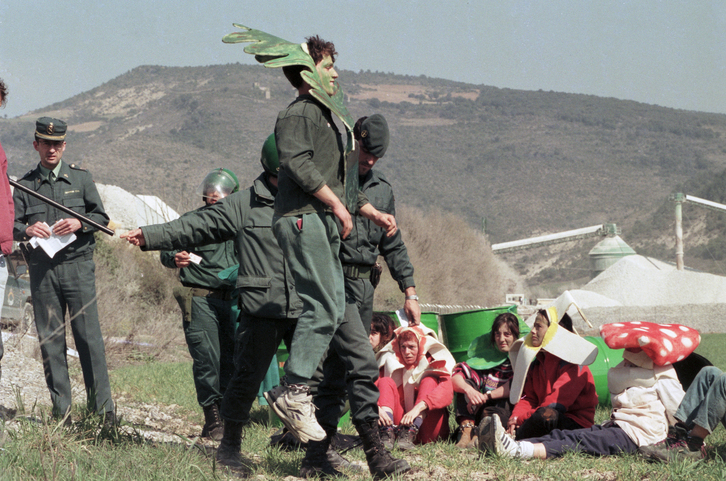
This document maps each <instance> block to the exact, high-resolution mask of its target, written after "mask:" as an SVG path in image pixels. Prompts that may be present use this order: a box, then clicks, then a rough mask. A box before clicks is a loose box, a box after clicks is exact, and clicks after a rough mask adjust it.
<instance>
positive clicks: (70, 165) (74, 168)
mask: <svg viewBox="0 0 726 481" xmlns="http://www.w3.org/2000/svg"><path fill="white" fill-rule="evenodd" d="M68 167H70V168H71V169H73V170H80V171H83V172H87V170H86V169H82V168H80V167H78V166H77V165H76V164H69V165H68Z"/></svg>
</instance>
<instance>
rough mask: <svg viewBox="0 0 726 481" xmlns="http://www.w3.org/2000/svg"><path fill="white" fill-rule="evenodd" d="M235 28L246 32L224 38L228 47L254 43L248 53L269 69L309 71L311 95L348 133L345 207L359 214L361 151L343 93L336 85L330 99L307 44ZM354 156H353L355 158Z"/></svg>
mask: <svg viewBox="0 0 726 481" xmlns="http://www.w3.org/2000/svg"><path fill="white" fill-rule="evenodd" d="M232 25H233V26H235V27H237V28H240V29H242V30H243V31H242V32H233V33H230V34H227V35H225V36H224V37H222V42H224V43H250V45H247V46H245V49H244V50H245V52H246V53H249V54H252V55H254V56H255V60H257V61H258V62H260V63H261V64H262V65H264V66H265V67H287V66H290V65H302V66H304V67H307V68H308V69H309V70H303V71H302V72H301V73H300V75H302V78H303V80H304V81H305V82H307V84H308V85H310V95H312V96H313V97H314V98H315V99H316V100H317V101H318V102H320V103H321V104H323V105H324V106H326V107H327V108H329V109H330V111H331V112H332V113H334V114H335V115H336V116H337V117H338V118H339V119H340V120H341V121H342V122H343V124H344V125H345V130H346V134H347V135H346V137H347V142H346V148H345V153H346V162H345V181H344V185H345V204H346V206H347V207H348V210H349V211H350V212H356V210H357V209H356V199H357V196H358V149H355V151H354V143H353V125H354V123H355V122H354V121H353V117H352V116H351V115H350V113H349V112H348V109H347V108H346V107H345V105H344V103H343V89H342V88H341V87H340V84H339V83H338V81H337V80H336V81H335V94H333V95H328V93H327V92H326V91H325V89H324V88H323V81H322V79H321V78H320V75H319V74H318V70H317V69H316V68H315V61H313V58H312V57H311V56H310V53H309V52H308V47H307V43H292V42H288V41H287V40H283V39H281V38H280V37H275V36H274V35H270V34H269V33H265V32H262V31H260V30H255V29H252V28H249V27H245V26H244V25H240V24H238V23H233V24H232ZM351 154H353V155H351Z"/></svg>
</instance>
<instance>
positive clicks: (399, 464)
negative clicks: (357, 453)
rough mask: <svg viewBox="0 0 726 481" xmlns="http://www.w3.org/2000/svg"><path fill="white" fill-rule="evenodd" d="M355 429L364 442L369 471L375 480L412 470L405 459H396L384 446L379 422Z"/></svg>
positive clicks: (369, 422)
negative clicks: (379, 430)
mask: <svg viewBox="0 0 726 481" xmlns="http://www.w3.org/2000/svg"><path fill="white" fill-rule="evenodd" d="M355 428H356V429H357V430H358V434H360V438H361V440H362V441H363V451H364V452H365V453H366V460H367V461H368V469H370V471H371V475H372V476H373V477H374V478H375V479H383V478H385V477H388V476H391V475H394V474H402V473H405V472H406V471H408V470H410V469H411V466H409V465H408V462H406V460H405V459H396V458H394V457H393V456H391V453H389V452H388V450H387V449H386V448H385V447H384V446H383V443H382V442H381V437H380V434H379V432H378V420H374V421H368V422H367V423H360V424H356V426H355Z"/></svg>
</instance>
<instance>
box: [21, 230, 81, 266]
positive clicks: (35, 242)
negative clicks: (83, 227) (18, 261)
mask: <svg viewBox="0 0 726 481" xmlns="http://www.w3.org/2000/svg"><path fill="white" fill-rule="evenodd" d="M43 224H45V225H46V226H47V225H48V224H46V223H45V222H43ZM53 227H55V224H53ZM53 227H51V228H50V232H51V234H50V237H48V238H47V239H43V238H40V237H33V238H32V239H30V245H32V246H33V247H38V246H40V247H41V248H42V249H43V250H44V251H45V253H46V254H48V257H50V258H51V259H52V258H53V256H55V255H56V254H57V253H58V252H59V251H61V250H62V249H64V248H65V247H66V246H67V245H68V244H70V243H71V242H73V241H74V240H76V234H74V233H73V232H71V233H70V234H66V235H62V236H58V235H55V234H53Z"/></svg>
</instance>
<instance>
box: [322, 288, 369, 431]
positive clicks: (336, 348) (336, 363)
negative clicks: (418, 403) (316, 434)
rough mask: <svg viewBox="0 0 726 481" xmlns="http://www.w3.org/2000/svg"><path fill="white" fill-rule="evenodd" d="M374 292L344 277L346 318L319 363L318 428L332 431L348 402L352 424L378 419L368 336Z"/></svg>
mask: <svg viewBox="0 0 726 481" xmlns="http://www.w3.org/2000/svg"><path fill="white" fill-rule="evenodd" d="M373 294H374V289H373V286H372V285H371V283H370V281H369V280H367V279H350V278H347V277H346V278H345V297H346V306H345V317H344V319H343V323H342V324H341V325H340V326H339V327H338V330H337V331H335V335H334V336H333V340H332V341H331V343H330V349H329V350H328V354H327V356H326V357H325V359H324V360H323V362H322V363H321V364H322V379H321V380H320V383H319V385H318V386H317V394H316V395H315V406H316V407H317V408H318V409H317V411H316V413H315V414H316V416H317V419H318V423H320V426H321V427H322V428H323V429H324V430H325V431H326V432H328V433H330V432H334V431H335V429H336V427H337V426H338V422H339V421H340V416H341V414H342V413H343V410H344V408H345V400H346V392H347V394H348V398H349V399H350V407H351V413H350V414H351V416H350V417H351V420H352V421H353V423H354V424H359V423H367V422H370V421H373V420H377V419H378V388H377V387H376V385H375V381H376V379H378V365H377V363H376V358H375V355H374V354H373V348H372V347H371V343H370V340H369V339H368V334H369V333H370V329H371V318H372V317H373Z"/></svg>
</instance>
